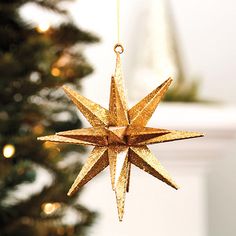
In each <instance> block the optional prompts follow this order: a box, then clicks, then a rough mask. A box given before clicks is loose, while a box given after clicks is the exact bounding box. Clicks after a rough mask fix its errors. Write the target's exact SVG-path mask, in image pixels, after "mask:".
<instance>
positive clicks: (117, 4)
mask: <svg viewBox="0 0 236 236" xmlns="http://www.w3.org/2000/svg"><path fill="white" fill-rule="evenodd" d="M116 10H117V43H118V44H120V0H116Z"/></svg>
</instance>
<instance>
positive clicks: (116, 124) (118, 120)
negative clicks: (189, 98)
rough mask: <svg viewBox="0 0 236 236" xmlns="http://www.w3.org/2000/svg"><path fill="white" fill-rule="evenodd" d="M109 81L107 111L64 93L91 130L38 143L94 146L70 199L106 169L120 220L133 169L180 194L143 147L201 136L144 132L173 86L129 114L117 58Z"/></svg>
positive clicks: (159, 90)
mask: <svg viewBox="0 0 236 236" xmlns="http://www.w3.org/2000/svg"><path fill="white" fill-rule="evenodd" d="M116 56H117V58H116V69H115V74H114V76H113V77H112V79H111V92H110V103H109V111H108V110H107V109H105V108H103V107H101V106H100V105H98V104H96V103H94V102H92V101H90V100H88V99H87V98H85V97H83V96H82V95H80V94H78V93H76V92H75V91H73V90H71V89H70V88H68V87H65V86H64V87H63V88H64V90H65V92H66V94H67V95H68V96H69V97H70V99H71V100H72V101H73V102H74V104H75V105H76V106H77V107H78V109H79V110H80V111H81V112H82V113H83V115H84V116H85V117H86V119H87V120H88V121H89V122H90V124H91V125H92V126H93V127H91V128H86V129H77V130H70V131H64V132H59V133H56V134H55V135H50V136H45V137H40V138H38V139H39V140H42V141H49V142H56V143H71V144H78V145H92V146H95V147H94V149H93V151H92V153H91V154H90V156H89V157H88V159H87V160H86V162H85V164H84V166H83V168H82V170H81V171H80V173H79V175H78V177H77V178H76V180H75V181H74V183H73V185H72V187H71V188H70V190H69V192H68V195H69V196H71V195H72V194H74V193H76V192H77V190H78V189H79V188H81V187H82V186H83V185H84V184H86V183H87V182H88V181H90V180H91V179H92V178H94V177H95V176H96V175H97V174H98V173H100V172H101V171H102V170H103V169H104V168H106V167H107V166H108V165H109V166H110V175H111V185H112V189H113V190H114V192H115V194H116V200H117V208H118V215H119V220H120V221H122V219H123V215H124V204H125V194H126V192H128V191H129V185H130V171H131V164H134V165H136V166H137V167H139V168H141V169H142V170H144V171H146V172H147V173H149V174H151V175H153V176H154V177H156V178H158V179H159V180H161V181H163V182H165V183H166V184H168V185H170V186H171V187H173V188H174V189H178V186H177V184H176V183H175V182H174V181H173V180H172V179H171V177H170V175H169V174H168V172H167V171H166V170H165V169H164V167H163V166H162V165H161V163H160V162H159V161H158V160H157V159H156V158H155V157H154V155H153V154H152V153H151V151H150V150H149V149H148V147H147V146H146V145H148V144H154V143H161V142H169V141H174V140H180V139H188V138H195V137H200V136H203V135H202V134H201V133H196V132H186V131H175V130H167V129H159V128H149V127H145V126H146V125H147V123H148V121H149V120H150V118H151V116H152V114H153V113H154V111H155V109H156V107H157V106H158V104H159V103H160V101H161V98H162V97H163V96H164V94H165V93H166V91H167V89H168V87H169V86H170V84H171V81H172V80H171V79H170V78H169V79H168V80H166V81H165V82H164V83H163V84H161V85H160V86H159V87H157V88H156V89H155V90H153V91H152V92H151V93H150V94H148V95H147V96H146V97H145V98H144V99H143V100H141V101H140V102H139V103H137V105H135V106H134V107H133V108H131V109H130V110H128V109H127V104H126V99H125V93H124V88H123V77H122V73H121V60H120V54H119V53H117V52H116Z"/></svg>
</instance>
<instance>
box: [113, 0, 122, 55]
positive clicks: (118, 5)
mask: <svg viewBox="0 0 236 236" xmlns="http://www.w3.org/2000/svg"><path fill="white" fill-rule="evenodd" d="M116 11H117V44H116V45H115V46H114V51H115V53H118V54H122V53H123V52H124V48H123V46H122V44H121V43H120V0H116Z"/></svg>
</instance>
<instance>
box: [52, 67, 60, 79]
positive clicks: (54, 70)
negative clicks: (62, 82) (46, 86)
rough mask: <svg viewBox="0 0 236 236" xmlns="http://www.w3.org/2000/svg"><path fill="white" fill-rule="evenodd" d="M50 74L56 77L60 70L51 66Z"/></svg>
mask: <svg viewBox="0 0 236 236" xmlns="http://www.w3.org/2000/svg"><path fill="white" fill-rule="evenodd" d="M51 74H52V75H53V76H55V77H58V76H59V75H60V74H61V71H60V70H59V69H58V68H57V67H53V68H52V70H51Z"/></svg>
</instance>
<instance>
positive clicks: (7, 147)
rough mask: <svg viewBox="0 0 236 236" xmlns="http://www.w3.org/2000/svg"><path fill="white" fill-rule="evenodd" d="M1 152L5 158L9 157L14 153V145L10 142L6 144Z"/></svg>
mask: <svg viewBox="0 0 236 236" xmlns="http://www.w3.org/2000/svg"><path fill="white" fill-rule="evenodd" d="M2 152H3V156H4V157H5V158H11V157H13V155H14V154H15V147H14V146H13V145H12V144H6V145H5V146H4V147H3V151H2Z"/></svg>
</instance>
